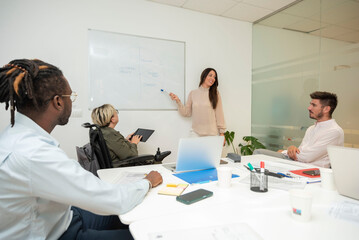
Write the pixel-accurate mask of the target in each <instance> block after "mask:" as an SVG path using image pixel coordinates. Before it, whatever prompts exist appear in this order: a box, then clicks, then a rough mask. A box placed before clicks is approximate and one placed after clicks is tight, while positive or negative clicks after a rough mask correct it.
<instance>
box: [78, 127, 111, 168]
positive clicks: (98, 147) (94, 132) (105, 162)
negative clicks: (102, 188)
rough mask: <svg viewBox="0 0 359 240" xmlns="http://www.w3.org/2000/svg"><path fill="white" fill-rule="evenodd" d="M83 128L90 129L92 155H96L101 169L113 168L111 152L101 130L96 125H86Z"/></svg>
mask: <svg viewBox="0 0 359 240" xmlns="http://www.w3.org/2000/svg"><path fill="white" fill-rule="evenodd" d="M82 126H83V127H85V128H89V135H90V145H91V147H92V154H95V155H96V157H97V160H98V163H99V165H100V168H101V169H104V168H112V167H113V166H112V161H111V156H110V152H109V151H108V148H107V145H106V142H105V139H104V138H103V135H102V132H101V129H100V127H99V126H98V125H96V124H90V123H84V124H82Z"/></svg>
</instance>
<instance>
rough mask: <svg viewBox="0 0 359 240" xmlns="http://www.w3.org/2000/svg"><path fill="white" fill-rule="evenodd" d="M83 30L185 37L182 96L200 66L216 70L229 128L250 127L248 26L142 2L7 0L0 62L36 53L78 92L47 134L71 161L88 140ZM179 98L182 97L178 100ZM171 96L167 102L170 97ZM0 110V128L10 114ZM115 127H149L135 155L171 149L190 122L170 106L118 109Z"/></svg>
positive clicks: (0, 27)
mask: <svg viewBox="0 0 359 240" xmlns="http://www.w3.org/2000/svg"><path fill="white" fill-rule="evenodd" d="M88 29H97V30H104V31H111V32H119V33H126V34H134V35H140V36H147V37H155V38H162V39H170V40H177V41H184V42H186V74H185V77H186V95H188V93H189V91H190V90H191V89H194V88H197V85H198V83H199V76H200V74H201V72H202V70H203V69H204V68H206V67H214V68H216V70H217V71H218V75H219V83H220V85H219V90H220V92H221V95H222V98H223V103H224V112H225V117H226V121H227V125H228V128H229V129H230V130H232V131H236V133H237V135H238V136H237V137H236V141H237V142H238V141H239V139H240V136H244V135H248V134H250V132H251V129H250V124H251V112H250V111H251V68H252V66H251V62H252V60H251V49H252V45H251V44H252V36H251V34H252V24H250V23H246V22H240V21H235V20H231V19H225V18H222V17H216V16H211V15H207V14H202V13H197V12H193V11H189V10H185V9H180V8H175V7H170V6H165V5H160V4H156V3H152V2H147V1H144V0H102V1H97V0H76V1H73V0H62V1H55V0H51V1H49V0H32V1H26V0H11V1H10V0H7V1H2V3H1V8H0V34H1V38H0V52H1V54H0V64H1V65H4V64H6V63H8V62H9V61H10V60H12V59H16V58H39V59H42V60H44V61H47V62H49V63H52V64H54V65H56V66H58V67H60V68H61V69H62V71H63V72H64V75H65V77H66V78H67V79H68V80H69V82H70V85H71V87H72V89H73V90H74V91H77V93H78V95H79V97H78V99H77V100H76V102H75V103H74V105H73V109H74V110H75V111H76V112H77V113H79V114H80V115H82V116H81V117H71V119H70V122H69V124H67V125H66V126H62V127H57V128H55V130H54V131H53V134H52V135H53V136H54V137H55V138H56V139H58V140H59V142H60V145H61V147H62V149H64V150H65V151H66V152H67V154H68V155H69V156H71V157H73V158H75V157H76V152H75V146H76V145H78V146H80V145H83V144H85V143H86V142H88V132H87V130H85V129H83V128H81V127H80V125H81V124H82V123H83V122H88V121H90V120H91V119H90V111H89V110H88V64H87V63H88V54H87V48H88V36H87V30H88ZM182 100H183V99H182ZM169 101H170V100H169ZM4 107H5V105H4V104H3V105H1V109H0V129H3V128H4V127H5V126H6V125H8V123H9V119H10V114H9V112H6V111H5V110H4ZM119 117H120V123H119V125H118V126H117V127H116V129H117V130H119V131H120V132H121V133H122V134H123V135H125V136H127V134H130V133H131V132H132V131H134V130H135V129H137V127H142V128H152V129H155V130H156V131H155V134H154V135H153V136H152V137H151V138H150V140H149V141H148V142H147V143H140V144H139V151H140V153H154V152H155V150H156V148H157V147H158V146H159V147H161V149H162V150H171V151H172V152H173V154H172V155H171V156H170V157H168V158H167V161H175V158H176V154H177V143H178V139H179V138H181V137H186V136H188V132H189V130H190V128H191V121H190V119H187V118H183V117H181V116H179V114H178V113H177V112H176V111H127V112H126V111H122V112H120V114H119Z"/></svg>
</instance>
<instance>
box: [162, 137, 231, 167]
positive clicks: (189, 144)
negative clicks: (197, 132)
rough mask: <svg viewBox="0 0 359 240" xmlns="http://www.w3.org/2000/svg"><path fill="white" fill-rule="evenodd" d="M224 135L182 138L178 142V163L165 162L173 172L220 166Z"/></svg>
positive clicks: (165, 165)
mask: <svg viewBox="0 0 359 240" xmlns="http://www.w3.org/2000/svg"><path fill="white" fill-rule="evenodd" d="M223 141H224V137H223V136H208V137H198V138H181V139H180V140H179V143H178V153H177V162H176V164H173V163H172V164H163V166H164V167H165V168H167V169H169V170H171V171H173V172H188V171H196V170H204V169H211V168H216V167H218V166H219V163H220V159H221V155H222V149H223Z"/></svg>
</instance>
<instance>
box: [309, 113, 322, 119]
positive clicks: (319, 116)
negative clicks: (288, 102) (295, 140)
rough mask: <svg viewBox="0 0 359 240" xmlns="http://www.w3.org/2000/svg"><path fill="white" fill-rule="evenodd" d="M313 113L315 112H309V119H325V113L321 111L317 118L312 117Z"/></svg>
mask: <svg viewBox="0 0 359 240" xmlns="http://www.w3.org/2000/svg"><path fill="white" fill-rule="evenodd" d="M311 113H312V114H313V112H309V117H310V118H311V119H315V120H318V119H321V118H322V117H323V111H320V113H318V115H317V116H312V115H310V114H311Z"/></svg>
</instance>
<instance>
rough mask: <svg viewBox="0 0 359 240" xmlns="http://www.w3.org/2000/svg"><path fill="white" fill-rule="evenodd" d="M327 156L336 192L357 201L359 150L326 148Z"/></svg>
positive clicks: (358, 190)
mask: <svg viewBox="0 0 359 240" xmlns="http://www.w3.org/2000/svg"><path fill="white" fill-rule="evenodd" d="M328 155H329V160H330V164H331V166H332V169H333V175H334V181H335V185H336V187H337V190H338V192H339V193H340V194H341V195H344V196H347V197H350V198H354V199H358V200H359V174H358V170H359V149H357V148H348V147H338V146H328Z"/></svg>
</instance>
